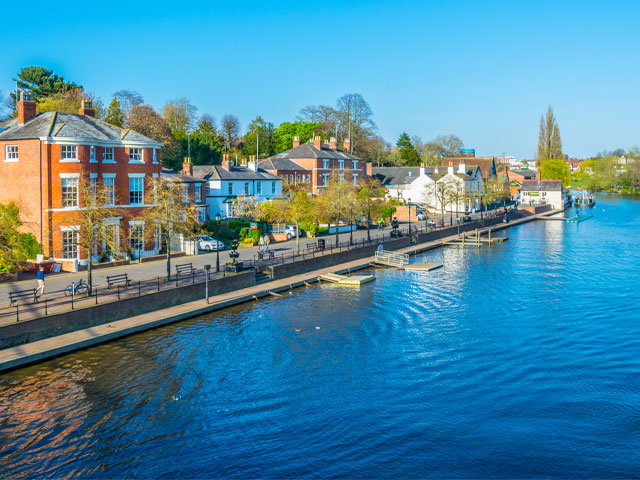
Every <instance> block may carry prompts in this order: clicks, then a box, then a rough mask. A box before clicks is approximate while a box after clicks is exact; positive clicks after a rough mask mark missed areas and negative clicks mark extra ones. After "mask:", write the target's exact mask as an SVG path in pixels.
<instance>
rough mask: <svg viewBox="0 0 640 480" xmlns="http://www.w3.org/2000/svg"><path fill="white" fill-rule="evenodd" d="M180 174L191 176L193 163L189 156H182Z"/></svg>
mask: <svg viewBox="0 0 640 480" xmlns="http://www.w3.org/2000/svg"><path fill="white" fill-rule="evenodd" d="M182 175H187V176H189V177H193V163H191V159H190V158H189V157H184V161H183V162H182Z"/></svg>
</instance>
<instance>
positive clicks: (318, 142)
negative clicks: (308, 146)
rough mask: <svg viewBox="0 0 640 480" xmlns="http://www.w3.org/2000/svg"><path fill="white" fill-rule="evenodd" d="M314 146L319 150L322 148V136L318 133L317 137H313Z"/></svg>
mask: <svg viewBox="0 0 640 480" xmlns="http://www.w3.org/2000/svg"><path fill="white" fill-rule="evenodd" d="M313 146H314V147H316V148H317V149H318V150H322V140H321V139H320V136H318V135H316V137H315V138H314V139H313Z"/></svg>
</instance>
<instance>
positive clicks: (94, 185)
mask: <svg viewBox="0 0 640 480" xmlns="http://www.w3.org/2000/svg"><path fill="white" fill-rule="evenodd" d="M89 178H90V181H91V195H92V196H93V204H94V205H95V204H96V203H97V195H98V174H97V173H90V174H89Z"/></svg>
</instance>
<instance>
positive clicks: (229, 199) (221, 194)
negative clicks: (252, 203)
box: [192, 155, 282, 219]
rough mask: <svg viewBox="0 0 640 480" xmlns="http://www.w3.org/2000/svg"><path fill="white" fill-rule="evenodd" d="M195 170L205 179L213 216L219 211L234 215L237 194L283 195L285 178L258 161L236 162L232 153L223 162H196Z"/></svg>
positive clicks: (267, 197)
mask: <svg viewBox="0 0 640 480" xmlns="http://www.w3.org/2000/svg"><path fill="white" fill-rule="evenodd" d="M192 173H193V175H194V176H195V177H197V178H201V179H203V181H204V185H205V200H206V207H207V208H206V212H207V215H208V218H209V219H213V218H215V216H216V214H219V215H220V216H221V217H231V216H233V208H232V207H233V202H234V200H236V199H237V198H242V197H252V198H255V199H256V201H258V202H264V201H266V200H271V199H273V198H279V197H281V196H282V179H281V178H280V177H278V176H276V175H274V174H272V173H270V172H268V171H266V170H263V169H262V168H259V167H258V164H257V163H256V162H255V161H250V162H248V163H247V165H246V166H236V165H233V163H232V162H231V160H230V159H229V155H224V156H223V160H222V165H194V166H193V170H192Z"/></svg>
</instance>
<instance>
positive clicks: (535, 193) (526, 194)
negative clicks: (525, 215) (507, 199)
mask: <svg viewBox="0 0 640 480" xmlns="http://www.w3.org/2000/svg"><path fill="white" fill-rule="evenodd" d="M520 202H521V203H522V205H526V206H528V205H531V206H534V205H545V204H549V205H551V206H552V207H553V208H554V209H561V210H564V209H565V208H567V207H568V206H569V200H568V195H567V191H566V190H565V189H564V187H563V186H562V182H561V181H560V180H525V181H523V182H522V187H521V189H520Z"/></svg>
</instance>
